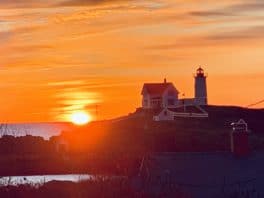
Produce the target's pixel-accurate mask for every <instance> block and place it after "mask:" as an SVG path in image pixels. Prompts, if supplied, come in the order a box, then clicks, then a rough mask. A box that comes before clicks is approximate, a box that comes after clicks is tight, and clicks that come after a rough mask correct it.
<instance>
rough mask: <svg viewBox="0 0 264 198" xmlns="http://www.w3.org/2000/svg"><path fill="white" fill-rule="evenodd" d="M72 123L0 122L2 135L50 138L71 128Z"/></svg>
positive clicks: (0, 134)
mask: <svg viewBox="0 0 264 198" xmlns="http://www.w3.org/2000/svg"><path fill="white" fill-rule="evenodd" d="M71 126H72V125H71V124H70V123H25V124H0V136H3V135H13V136H16V137H17V136H25V135H32V136H41V137H43V138H44V139H46V140H48V139H49V138H50V137H51V136H55V135H59V134H60V133H61V132H62V131H68V130H70V127H71Z"/></svg>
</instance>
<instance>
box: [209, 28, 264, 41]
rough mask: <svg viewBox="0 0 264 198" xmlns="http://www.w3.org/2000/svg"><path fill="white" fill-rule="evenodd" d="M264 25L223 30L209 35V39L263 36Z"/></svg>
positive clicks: (238, 38)
mask: <svg viewBox="0 0 264 198" xmlns="http://www.w3.org/2000/svg"><path fill="white" fill-rule="evenodd" d="M263 34H264V26H254V27H250V28H246V29H242V30H237V31H233V32H223V33H220V34H215V35H211V36H208V37H207V39H209V40H241V39H243V40H244V39H256V38H259V39H260V38H263Z"/></svg>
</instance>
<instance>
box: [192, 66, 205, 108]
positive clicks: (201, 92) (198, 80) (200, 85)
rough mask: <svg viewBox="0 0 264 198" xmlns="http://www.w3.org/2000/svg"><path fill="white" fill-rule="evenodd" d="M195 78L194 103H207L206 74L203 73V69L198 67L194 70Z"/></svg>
mask: <svg viewBox="0 0 264 198" xmlns="http://www.w3.org/2000/svg"><path fill="white" fill-rule="evenodd" d="M194 78H195V85H194V86H195V93H194V95H195V99H194V101H195V104H197V105H207V86H206V78H207V76H206V75H205V73H204V70H203V69H202V68H201V67H199V68H198V69H197V70H196V74H195V76H194Z"/></svg>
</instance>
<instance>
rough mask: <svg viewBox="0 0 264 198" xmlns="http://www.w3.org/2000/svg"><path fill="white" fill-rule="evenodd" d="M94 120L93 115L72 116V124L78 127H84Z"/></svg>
mask: <svg viewBox="0 0 264 198" xmlns="http://www.w3.org/2000/svg"><path fill="white" fill-rule="evenodd" d="M91 120H92V117H91V115H89V114H88V113H86V112H83V111H81V112H75V113H73V114H72V115H71V122H72V123H73V124H76V125H84V124H87V123H88V122H90V121H91Z"/></svg>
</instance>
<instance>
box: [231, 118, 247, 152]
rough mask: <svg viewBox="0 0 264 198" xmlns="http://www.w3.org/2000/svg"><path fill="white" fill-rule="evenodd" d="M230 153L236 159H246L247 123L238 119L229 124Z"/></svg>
mask: <svg viewBox="0 0 264 198" xmlns="http://www.w3.org/2000/svg"><path fill="white" fill-rule="evenodd" d="M231 126H232V131H231V152H232V153H233V155H234V156H236V157H246V156H248V155H249V152H250V149H249V140H248V136H249V133H248V127H247V123H246V122H245V121H244V120H243V119H240V120H239V121H238V122H233V123H232V124H231Z"/></svg>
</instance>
